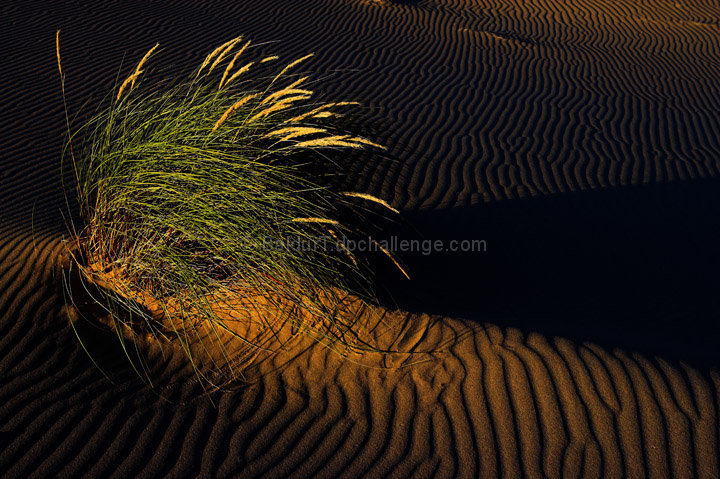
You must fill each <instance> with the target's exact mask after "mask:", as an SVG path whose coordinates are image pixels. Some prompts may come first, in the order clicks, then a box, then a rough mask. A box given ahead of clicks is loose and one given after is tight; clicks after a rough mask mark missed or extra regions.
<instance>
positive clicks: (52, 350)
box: [0, 0, 720, 478]
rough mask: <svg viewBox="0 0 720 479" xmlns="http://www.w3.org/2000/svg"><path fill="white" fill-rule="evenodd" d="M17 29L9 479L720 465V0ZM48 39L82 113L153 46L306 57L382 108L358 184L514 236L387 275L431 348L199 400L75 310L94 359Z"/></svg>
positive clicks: (364, 117) (493, 5) (3, 51)
mask: <svg viewBox="0 0 720 479" xmlns="http://www.w3.org/2000/svg"><path fill="white" fill-rule="evenodd" d="M0 27H1V28H0V31H3V34H4V35H5V37H4V39H5V41H2V42H0V57H2V58H4V59H5V65H4V67H3V68H1V69H0V105H2V107H0V124H1V125H2V127H3V129H2V134H0V199H1V202H0V475H2V477H8V478H14V477H507V478H516V477H552V478H554V477H583V478H584V477H718V476H719V475H720V471H719V468H720V466H719V465H718V457H720V449H719V446H718V434H719V433H720V423H719V421H720V419H719V418H718V407H720V405H719V402H718V401H719V399H720V397H719V396H718V385H719V384H718V381H719V379H718V377H717V375H716V373H715V370H716V367H717V365H718V364H719V363H720V361H718V359H719V358H718V356H717V353H716V348H715V341H714V339H713V335H712V334H710V333H713V332H714V331H715V329H713V328H712V327H709V326H707V325H705V324H704V323H705V322H708V321H709V320H713V321H714V320H716V318H717V313H718V303H717V300H716V299H714V298H715V296H714V295H713V293H712V292H713V291H717V290H718V287H720V284H719V283H720V279H718V276H717V274H714V275H713V274H712V272H713V271H717V268H716V266H720V257H719V255H718V252H717V251H716V249H717V248H716V247H715V246H714V245H715V241H714V240H713V236H712V232H713V231H714V227H715V225H716V222H717V221H716V220H715V219H714V218H715V215H714V213H712V214H711V213H703V212H706V211H710V212H714V211H718V206H719V205H720V197H719V196H718V195H717V194H716V193H714V191H716V190H715V186H717V185H716V181H715V180H716V179H717V176H718V172H719V168H720V113H718V112H720V82H718V81H717V79H718V78H720V7H719V6H718V5H717V3H716V2H711V1H692V2H663V1H660V0H653V1H649V2H642V3H640V2H636V3H629V2H601V1H581V2H559V1H558V2H549V1H530V2H519V3H512V2H506V1H497V2H492V1H482V2H473V1H469V0H447V1H402V2H401V1H391V0H385V1H365V0H329V1H322V2H312V1H309V0H307V1H306V0H299V1H293V2H279V1H275V0H272V1H267V0H264V1H255V0H252V1H245V2H220V3H217V4H210V3H207V2H199V1H182V2H168V3H152V4H128V3H125V2H103V3H98V4H97V5H89V4H80V3H62V4H57V3H55V2H49V3H48V4H46V5H45V4H42V3H38V2H34V3H32V4H30V5H26V4H20V3H18V2H15V3H12V2H11V3H10V4H4V5H2V6H0ZM58 28H59V29H62V38H63V40H62V46H63V68H64V70H65V72H66V75H67V77H66V82H67V98H68V109H69V112H70V114H71V116H72V115H75V114H76V113H78V112H83V113H81V115H82V114H87V113H89V112H91V111H92V108H93V107H94V105H95V104H96V102H97V101H100V100H101V98H102V96H103V95H104V94H106V93H107V92H108V91H109V90H110V89H111V88H112V85H113V83H114V81H115V76H116V74H117V68H118V64H119V61H120V60H121V59H122V58H123V55H124V54H125V55H126V57H125V58H126V59H128V60H126V63H127V62H129V61H130V60H129V59H133V58H136V57H138V56H139V55H142V54H143V53H144V52H145V51H147V49H148V48H149V47H150V46H152V45H154V44H155V42H160V44H161V48H162V49H163V50H162V52H161V55H159V56H158V65H160V67H161V68H167V69H169V71H177V70H179V69H184V68H189V67H191V66H194V65H196V64H197V63H198V62H199V60H201V59H202V57H203V56H204V55H205V54H206V53H207V51H208V49H210V48H211V47H213V46H215V45H217V44H219V43H221V42H223V41H225V40H227V39H228V38H232V37H234V36H236V35H238V34H244V35H246V36H247V37H248V38H252V39H253V41H254V42H255V43H256V44H262V43H263V42H276V43H272V44H269V45H266V46H263V47H261V49H265V50H267V51H273V52H280V53H281V54H282V57H283V59H290V58H295V57H300V56H303V55H305V54H306V53H308V52H309V51H314V52H315V53H316V54H317V55H316V57H315V58H314V59H313V60H312V62H310V63H308V65H307V67H308V68H309V69H311V70H312V71H314V72H317V73H318V74H324V73H329V74H328V76H327V77H323V80H322V82H320V83H319V84H318V85H317V86H316V87H315V88H314V89H315V90H316V91H318V92H320V93H321V94H322V95H326V96H327V97H328V98H342V99H353V100H355V99H357V100H360V101H362V102H363V104H364V109H363V110H362V112H361V114H359V115H358V116H357V117H353V118H350V119H349V120H348V121H349V124H350V125H354V126H362V128H364V129H365V130H364V133H365V135H366V136H368V137H369V138H372V139H373V140H374V141H378V142H379V143H383V144H385V145H388V147H389V149H390V150H389V156H390V157H391V158H389V159H388V158H376V157H372V158H367V157H357V156H354V157H352V158H349V160H348V165H347V166H348V171H349V176H348V177H347V179H346V180H345V181H346V182H347V184H348V185H352V186H353V188H354V189H356V190H358V191H366V192H368V193H371V194H374V195H377V196H380V197H382V198H384V199H386V200H388V201H389V202H390V203H391V204H392V205H393V206H394V207H397V208H399V209H401V210H402V211H403V215H404V216H405V217H406V218H409V217H411V216H412V218H413V219H419V221H421V222H423V221H424V223H423V224H422V225H421V226H422V227H421V228H420V229H421V230H422V232H423V233H424V234H427V235H430V236H432V235H435V234H437V235H439V236H438V237H443V235H445V236H447V238H449V237H450V235H455V236H457V237H458V238H470V237H475V236H474V235H485V234H487V235H488V237H490V239H493V238H495V239H497V241H498V242H499V243H500V244H501V246H500V248H502V249H501V250H497V249H496V250H495V253H494V254H496V256H488V257H483V258H489V259H487V260H486V259H478V257H475V258H473V259H471V260H469V261H468V258H469V257H468V256H467V255H465V256H463V255H454V256H453V255H445V256H437V257H431V259H430V260H427V261H426V260H425V259H423V258H421V257H420V255H414V256H413V255H410V256H409V257H408V258H407V259H406V261H407V262H408V268H409V269H410V270H411V271H412V270H413V269H414V270H415V272H416V273H417V275H416V276H417V277H418V279H417V280H416V282H414V283H407V284H404V285H403V286H401V287H400V286H398V283H397V282H395V281H394V280H389V281H388V284H387V285H385V286H386V288H387V289H388V291H387V297H388V298H396V299H397V300H398V301H399V302H400V303H401V306H403V308H405V309H408V310H413V311H414V313H413V314H409V313H401V312H397V311H396V312H391V313H390V318H392V319H393V321H394V324H396V325H397V327H398V330H397V336H396V337H395V339H394V341H393V342H392V343H391V344H392V345H393V346H394V347H398V348H401V349H404V350H406V351H407V350H413V349H414V350H415V351H432V353H419V354H417V355H399V356H398V355H390V356H385V357H380V356H368V357H365V358H354V359H355V360H356V362H353V361H349V360H343V359H342V358H341V357H339V356H338V355H336V354H334V353H331V352H329V351H328V350H326V349H323V348H321V347H319V346H317V345H312V344H305V343H302V342H301V341H299V342H297V343H293V345H292V347H291V348H289V349H288V350H287V351H285V352H283V353H280V354H277V355H274V356H271V357H269V358H267V359H266V360H265V361H264V362H262V363H260V364H259V365H258V367H257V369H256V370H254V371H253V378H254V381H253V382H252V384H251V385H249V386H246V387H242V388H238V389H237V390H232V391H222V392H218V393H214V394H213V395H212V396H211V397H210V399H211V400H209V399H208V397H207V396H204V395H203V391H202V389H201V388H200V387H199V386H198V385H197V384H196V383H195V382H194V381H193V380H192V375H193V372H192V370H190V368H189V367H188V366H187V364H186V363H185V362H184V361H183V358H182V355H180V354H173V353H172V351H170V350H167V349H166V350H165V352H164V354H161V353H159V352H158V351H156V350H155V349H153V348H152V347H149V346H148V347H145V346H142V345H141V347H140V348H139V350H138V351H133V350H131V351H130V352H129V353H128V354H129V355H130V356H132V357H135V356H139V357H143V358H145V359H146V362H147V364H148V365H149V367H150V370H149V371H147V374H148V375H149V376H150V377H151V378H152V379H153V384H154V388H148V387H147V386H146V385H144V384H143V383H142V382H141V381H140V380H139V379H138V378H137V374H136V372H135V371H133V370H132V368H131V367H130V366H129V364H128V361H127V358H126V353H125V352H124V351H123V350H122V348H121V346H120V345H119V344H118V341H117V339H116V338H115V337H114V336H113V335H112V334H111V333H109V332H107V331H106V330H104V329H103V328H102V327H100V326H97V325H94V324H93V323H91V322H90V323H89V322H85V321H79V323H78V324H79V330H78V331H79V334H80V336H81V337H82V338H83V340H84V344H85V345H86V347H88V348H89V349H90V352H91V353H92V356H93V358H94V359H95V360H96V361H97V363H98V365H99V366H100V367H101V368H102V372H101V371H100V370H99V369H98V368H97V367H96V366H95V365H93V363H92V362H91V361H90V359H88V355H87V354H86V352H85V351H84V350H83V348H82V347H81V346H80V343H79V342H78V340H77V338H76V337H75V333H74V332H73V330H72V329H71V328H70V327H69V325H68V322H67V311H66V309H65V300H64V298H63V291H62V288H61V281H60V275H61V268H60V264H61V252H62V250H63V244H62V239H63V237H65V236H66V235H67V231H66V219H67V218H66V217H64V216H63V215H67V212H68V208H67V206H66V204H65V195H64V194H63V189H62V182H61V179H60V174H59V157H60V151H61V148H62V142H63V132H64V113H63V104H62V98H61V95H60V86H59V81H58V77H57V73H56V60H55V51H54V43H53V42H54V35H55V31H56V30H57V29H58ZM125 69H127V65H126V67H125ZM123 71H124V70H123ZM89 98H91V99H92V100H93V101H92V102H91V103H90V106H86V107H85V109H83V110H81V106H82V105H83V103H84V102H85V101H86V100H88V99H89ZM66 174H67V172H66ZM66 179H67V180H68V181H69V176H66ZM628 191H630V192H632V193H626V192H628ZM648 192H649V193H648ZM697 192H701V193H702V194H700V193H697ZM605 201H607V202H608V205H609V207H608V209H607V212H605V213H604V212H603V211H604V209H603V204H604V203H603V202H605ZM639 201H640V202H646V203H643V204H644V206H642V207H640V206H637V205H638V203H637V202H639ZM569 205H570V206H569ZM572 205H574V206H572ZM648 205H651V206H648ZM658 205H659V206H658ZM675 205H677V206H675ZM461 207H463V208H464V209H463V208H461ZM72 208H73V206H72V204H71V205H70V210H72ZM468 208H472V209H473V212H472V213H471V214H469V213H468ZM665 209H667V210H669V211H671V213H672V214H670V215H665V214H664V210H665ZM475 211H480V212H481V214H475ZM588 211H591V213H588ZM648 211H652V212H653V213H652V215H650V216H649V217H648V216H647V215H646V213H647V212H648ZM623 212H625V213H623ZM604 215H607V216H604ZM548 218H549V220H548ZM607 218H610V220H608V221H603V219H607ZM640 218H644V221H645V222H644V223H643V222H642V221H641V222H640V223H639V224H640V225H641V226H635V227H633V226H632V225H634V224H637V223H635V222H636V221H638V220H639V219H640ZM648 218H649V219H648ZM670 220H671V221H672V222H671V223H666V221H670ZM485 224H487V225H489V226H488V228H487V229H483V228H484V227H483V225H485ZM598 224H600V225H601V228H598V227H597V225H598ZM573 225H575V226H576V227H575V228H573ZM493 228H494V229H493ZM675 229H678V230H677V231H675ZM486 230H487V231H486ZM668 231H671V232H673V233H672V234H671V235H670V236H667V237H666V238H665V239H664V240H658V237H663V235H666V234H667V232H668ZM541 235H545V239H544V240H542V241H540V242H539V243H538V242H533V241H531V239H530V238H532V237H533V236H538V237H540V236H541ZM553 235H554V236H553ZM567 237H570V238H571V239H572V240H573V241H575V243H572V242H571V241H568V242H567V243H563V242H562V239H563V238H567ZM593 238H596V242H593ZM493 244H498V243H491V247H492V245H493ZM573 244H574V245H575V246H573ZM577 245H580V246H579V248H580V251H579V252H578V249H577V248H578V246H577ZM582 245H585V246H584V248H585V249H582V248H583V246H582ZM608 245H610V246H612V247H611V248H608V247H607V246H608ZM603 247H606V248H605V249H604V250H603V249H602V248H603ZM630 247H632V248H634V249H632V250H630V249H629V248H630ZM674 247H675V248H681V249H680V250H678V251H673V248H674ZM572 248H575V249H572ZM593 248H597V250H598V251H601V254H600V256H595V254H594V252H593V251H594V249H593ZM623 248H626V249H625V250H624V249H623ZM568 251H571V252H574V253H573V254H568V253H567V252H568ZM488 254H493V252H492V250H491V251H490V253H488ZM432 258H435V259H432ZM638 258H639V259H638ZM483 268H485V269H483ZM483 275H484V276H483ZM593 275H595V276H593ZM615 281H617V285H619V286H621V287H622V291H620V290H619V289H618V288H613V287H612V286H613V284H615V283H614V282H615ZM638 284H639V286H638ZM537 285H544V287H541V288H538V287H537ZM643 285H646V286H643ZM619 286H618V287H619ZM493 288H496V289H495V290H493ZM407 290H411V294H405V293H404V292H403V291H407ZM678 290H681V291H680V293H678ZM674 293H677V294H674ZM418 296H422V297H423V298H422V299H424V300H426V301H425V302H423V301H420V300H418ZM408 298H409V299H408ZM413 298H414V300H417V301H416V302H414V303H413ZM528 298H529V299H528ZM613 301H614V303H613V304H612V307H610V306H608V305H607V304H608V303H610V302H613ZM474 302H475V303H477V306H473V303H474ZM655 303H657V305H658V306H653V304H655ZM384 306H386V307H388V308H389V309H390V310H391V311H392V310H393V308H394V306H395V303H393V300H391V299H388V300H387V302H386V303H385V304H384ZM426 306H427V307H430V306H432V309H433V311H432V312H440V313H442V312H446V313H448V312H457V311H462V315H465V316H471V317H472V318H473V319H475V320H477V321H469V320H461V319H457V318H449V317H446V316H443V315H442V314H440V315H433V316H428V315H427V314H420V313H422V312H423V308H424V307H426ZM379 311H380V312H378V313H377V314H382V310H379ZM415 311H417V312H418V313H417V314H415ZM427 312H430V311H427ZM664 312H671V313H672V315H671V314H670V313H668V314H667V316H664V315H663V313H664ZM485 315H486V316H487V317H486V316H485ZM654 315H657V316H654ZM539 316H542V317H543V318H545V322H543V323H540V322H537V321H536V319H537V318H538V317H539ZM655 317H657V322H658V323H660V322H662V324H663V328H666V330H667V331H669V332H668V333H667V334H666V335H665V336H660V335H658V334H656V333H657V332H656V331H654V330H653V324H654V323H653V321H654V319H655ZM547 318H550V319H547ZM584 318H585V319H584ZM586 318H590V319H589V320H588V319H586ZM619 318H622V319H619ZM668 318H670V319H668ZM673 318H675V321H676V322H675V323H672V324H674V326H672V328H674V329H676V330H678V332H677V333H675V334H673V333H672V330H673V329H671V328H670V327H669V326H667V325H668V324H670V322H671V321H673ZM677 318H680V319H677ZM635 319H637V320H638V321H640V320H642V321H641V322H639V323H636V324H633V321H634V320H635ZM583 321H586V322H585V323H583ZM605 321H606V322H607V324H609V325H612V327H611V328H610V331H611V332H610V333H608V332H607V331H606V332H605V334H604V335H601V336H598V335H596V334H595V333H592V334H591V332H590V329H587V328H589V327H590V326H591V324H590V323H592V326H593V327H594V328H595V329H596V330H599V329H603V327H604V326H603V324H604V322H605ZM549 323H552V327H551V326H549ZM626 323H627V327H626V326H625V324H626ZM638 324H641V325H642V327H640V326H638ZM579 325H580V326H579ZM586 327H587V328H586ZM606 329H607V328H606ZM563 331H566V333H567V334H564V333H563ZM568 337H571V338H572V340H570V339H567V338H568ZM693 338H694V339H698V338H699V339H702V341H700V340H698V341H697V342H694V343H692V346H687V345H685V346H683V345H678V344H674V345H673V344H672V343H673V342H681V341H689V340H691V339H693ZM598 343H601V344H598ZM617 346H622V348H620V349H619V348H617ZM671 346H672V347H671ZM691 347H692V348H695V349H698V351H695V352H697V356H693V357H690V356H691V354H690V353H691V351H689V349H691ZM700 349H702V350H700ZM637 350H641V351H642V354H638V353H637V352H636V351H637ZM668 351H671V352H672V354H669V353H668V354H669V355H670V356H672V357H669V358H665V359H663V358H662V357H663V354H664V353H666V352H668ZM683 351H685V352H687V353H688V358H684V357H683V356H682V353H683ZM658 354H659V355H660V357H656V356H657V355H658ZM697 357H702V361H699V360H696V359H697ZM408 358H412V359H408ZM415 359H417V360H415ZM684 359H687V360H688V362H687V363H686V362H683V361H684ZM357 362H360V363H362V364H357Z"/></svg>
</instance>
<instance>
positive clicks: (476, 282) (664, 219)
mask: <svg viewBox="0 0 720 479" xmlns="http://www.w3.org/2000/svg"><path fill="white" fill-rule="evenodd" d="M403 217H404V219H406V220H407V221H408V222H409V223H410V224H412V225H413V227H414V230H415V231H410V228H398V231H396V233H397V234H398V235H399V236H400V237H401V238H406V239H431V240H443V241H444V243H445V245H446V246H448V245H449V242H450V241H452V240H473V239H475V240H485V246H486V251H484V252H477V251H476V252H449V251H435V252H433V253H431V254H427V255H426V254H423V252H412V253H408V252H406V253H398V254H399V256H401V257H402V258H403V260H404V262H405V264H406V265H407V267H408V270H409V272H410V274H411V275H412V280H411V281H403V280H402V279H401V278H399V275H398V274H396V272H394V271H392V268H391V267H387V268H383V271H382V272H381V273H380V275H379V278H380V280H379V282H380V284H381V286H382V288H380V289H381V290H382V292H381V301H382V302H383V303H385V304H393V303H394V304H396V305H397V306H399V307H400V308H403V309H406V310H410V311H415V312H428V313H437V314H443V315H447V316H451V317H464V318H468V319H472V320H475V321H478V322H491V323H495V324H499V325H502V326H512V327H518V328H520V329H521V330H524V331H537V332H540V333H543V334H545V335H548V336H550V337H552V336H561V337H566V338H569V339H573V340H575V341H579V342H582V341H591V342H594V343H597V344H600V345H602V346H605V347H608V348H611V349H612V348H613V347H621V348H622V349H625V350H629V351H638V352H642V353H645V354H647V355H650V356H653V355H658V356H661V357H665V358H668V359H678V360H684V361H687V362H689V363H691V364H694V365H696V366H698V367H707V366H717V365H720V348H718V347H717V344H718V338H720V321H719V320H718V319H720V314H718V313H720V248H719V245H718V231H720V181H717V180H704V181H689V182H681V183H676V184H666V185H654V186H647V187H637V188H623V189H604V190H600V191H592V192H580V193H568V194H563V195H558V196H556V197H552V198H542V199H530V200H518V201H507V202H501V203H497V204H487V205H481V206H477V207H467V208H456V209H452V210H445V211H429V212H416V213H408V214H403ZM460 246H462V244H460Z"/></svg>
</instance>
